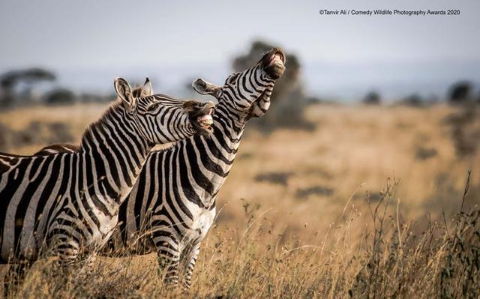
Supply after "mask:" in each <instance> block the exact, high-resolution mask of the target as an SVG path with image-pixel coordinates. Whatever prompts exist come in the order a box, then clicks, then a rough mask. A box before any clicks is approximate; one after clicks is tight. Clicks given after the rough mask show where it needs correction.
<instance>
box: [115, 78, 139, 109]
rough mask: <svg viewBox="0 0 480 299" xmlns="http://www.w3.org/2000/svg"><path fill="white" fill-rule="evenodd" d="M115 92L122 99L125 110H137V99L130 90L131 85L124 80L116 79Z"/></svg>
mask: <svg viewBox="0 0 480 299" xmlns="http://www.w3.org/2000/svg"><path fill="white" fill-rule="evenodd" d="M115 91H116V92H117V95H118V97H119V98H120V99H122V102H123V105H124V106H125V108H127V109H129V110H131V109H133V108H135V104H136V101H135V98H134V97H133V94H132V89H131V88H130V84H128V82H127V81H125V79H123V78H116V79H115Z"/></svg>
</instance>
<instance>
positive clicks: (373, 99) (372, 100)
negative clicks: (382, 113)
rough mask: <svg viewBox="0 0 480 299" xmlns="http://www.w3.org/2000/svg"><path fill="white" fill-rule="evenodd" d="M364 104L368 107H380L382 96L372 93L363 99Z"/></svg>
mask: <svg viewBox="0 0 480 299" xmlns="http://www.w3.org/2000/svg"><path fill="white" fill-rule="evenodd" d="M363 103H364V104H367V105H379V104H380V103H381V97H380V94H379V93H378V92H376V91H371V92H369V93H367V95H366V96H365V97H364V98H363Z"/></svg>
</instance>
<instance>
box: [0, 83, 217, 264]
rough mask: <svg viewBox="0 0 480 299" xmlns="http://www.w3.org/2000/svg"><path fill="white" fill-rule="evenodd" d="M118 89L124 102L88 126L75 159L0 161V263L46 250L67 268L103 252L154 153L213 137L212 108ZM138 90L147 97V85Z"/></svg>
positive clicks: (120, 85) (10, 158) (15, 158)
mask: <svg viewBox="0 0 480 299" xmlns="http://www.w3.org/2000/svg"><path fill="white" fill-rule="evenodd" d="M115 89H116V92H117V94H118V96H119V98H120V99H121V100H120V101H119V102H117V103H115V104H113V105H112V106H111V107H110V108H109V109H108V110H107V111H106V113H105V114H104V115H103V116H102V118H101V119H100V120H99V121H97V122H95V123H93V124H92V125H90V126H89V128H88V129H87V130H86V132H85V133H84V135H83V137H82V141H81V145H80V147H79V150H78V151H77V152H75V153H72V152H67V153H56V154H51V155H42V156H40V155H37V156H16V155H9V154H0V262H2V263H14V264H15V263H21V262H24V261H34V260H36V259H37V258H38V257H39V256H40V255H42V254H43V253H45V249H47V250H46V253H48V255H58V256H59V257H60V262H61V264H68V263H69V262H72V261H74V260H75V259H77V257H79V256H80V255H82V254H84V253H87V252H88V251H94V250H96V249H98V248H100V247H101V246H102V245H104V244H105V243H106V241H107V240H108V239H109V238H110V236H111V234H112V232H113V228H114V227H115V226H116V225H117V221H118V212H119V207H120V205H121V203H122V202H123V201H124V200H125V198H126V197H127V195H128V194H129V193H130V191H131V190H132V187H133V186H134V184H135V182H136V181H137V178H138V176H139V174H140V172H141V170H142V167H143V165H144V164H145V162H146V159H147V156H148V154H149V153H150V151H151V149H152V147H153V146H155V145H156V144H163V143H168V142H174V141H178V140H181V139H185V138H187V137H190V136H193V135H194V134H195V133H197V132H205V133H210V132H211V128H210V124H211V122H212V120H211V113H212V111H213V107H214V105H213V103H211V102H209V103H205V104H202V103H200V102H196V101H180V100H176V99H172V98H170V97H167V96H163V95H153V96H146V97H134V96H133V94H132V91H131V89H130V86H129V84H128V83H127V82H126V81H125V80H124V79H121V78H118V79H116V80H115ZM143 89H144V90H145V93H148V94H149V93H150V92H149V90H150V89H151V85H150V82H149V80H148V79H147V82H146V83H145V85H144V88H143ZM22 272H24V271H22Z"/></svg>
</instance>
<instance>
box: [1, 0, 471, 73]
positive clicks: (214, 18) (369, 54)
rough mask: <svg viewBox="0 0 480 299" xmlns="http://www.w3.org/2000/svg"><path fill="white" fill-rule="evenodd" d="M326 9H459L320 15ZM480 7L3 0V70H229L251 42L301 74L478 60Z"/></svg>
mask: <svg viewBox="0 0 480 299" xmlns="http://www.w3.org/2000/svg"><path fill="white" fill-rule="evenodd" d="M320 9H357V10H366V9H370V10H373V9H392V10H393V9H401V10H403V9H424V10H425V9H445V10H446V9H460V10H461V15H460V16H426V17H405V16H372V17H367V16H321V15H320V14H319V13H318V11H319V10H320ZM479 31H480V1H477V0H468V1H467V0H456V1H453V0H431V1H426V0H424V1H418V0H408V1H399V0H396V1H393V0H392V1H386V0H380V1H357V0H350V1H253V0H247V1H240V0H239V1H235V2H234V1H220V0H216V1H175V2H174V1H159V0H156V1H118V0H116V1H112V0H101V1H98V0H96V1H91V0H84V1H73V0H58V1H57V0H42V1H34V0H31V1H25V0H1V2H0V45H1V46H0V54H1V55H0V70H6V69H9V68H16V67H23V66H32V65H39V66H46V67H51V68H54V69H68V68H70V69H73V68H81V69H92V68H93V69H102V68H112V67H114V68H116V69H121V68H123V67H125V68H132V67H138V66H151V67H157V66H158V67H161V66H170V67H176V66H186V65H189V64H197V65H198V64H203V65H208V64H215V65H224V64H228V63H229V61H230V60H231V58H232V57H233V56H235V55H236V54H238V53H242V52H244V51H246V50H247V49H248V46H249V42H250V41H252V40H253V39H255V38H262V39H266V40H267V41H271V42H272V43H274V44H278V45H281V46H283V47H284V48H285V49H286V50H288V51H292V52H294V53H296V54H298V55H299V56H300V58H301V61H302V63H303V64H304V65H315V63H323V64H333V65H356V64H366V63H367V64H368V63H389V62H392V61H393V62H397V63H398V62H400V63H403V62H406V63H415V62H423V63H424V62H425V61H433V62H438V61H466V62H469V61H477V62H478V61H480V33H479Z"/></svg>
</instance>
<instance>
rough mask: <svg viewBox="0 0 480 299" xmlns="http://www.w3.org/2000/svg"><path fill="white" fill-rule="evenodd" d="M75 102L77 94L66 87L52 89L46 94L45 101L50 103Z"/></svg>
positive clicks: (65, 103)
mask: <svg viewBox="0 0 480 299" xmlns="http://www.w3.org/2000/svg"><path fill="white" fill-rule="evenodd" d="M74 102H75V94H74V93H73V92H72V91H71V90H68V89H66V88H58V89H55V90H52V91H51V92H49V93H48V94H47V95H46V96H45V103H47V104H49V105H68V104H73V103H74Z"/></svg>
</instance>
